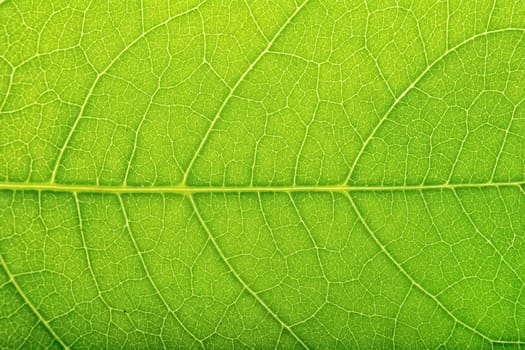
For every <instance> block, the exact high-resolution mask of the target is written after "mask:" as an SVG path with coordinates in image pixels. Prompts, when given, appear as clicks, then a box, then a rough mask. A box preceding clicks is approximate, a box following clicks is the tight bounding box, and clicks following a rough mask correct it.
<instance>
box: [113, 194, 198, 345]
mask: <svg viewBox="0 0 525 350" xmlns="http://www.w3.org/2000/svg"><path fill="white" fill-rule="evenodd" d="M117 198H118V201H119V204H120V207H121V209H122V215H123V217H124V221H125V227H126V231H127V232H128V234H129V237H130V239H131V242H132V243H133V247H134V248H135V252H136V253H137V256H138V258H139V261H140V264H141V266H142V269H143V270H144V273H145V275H146V278H147V280H148V282H149V284H150V285H151V287H152V288H153V290H154V291H155V293H156V294H157V296H158V297H159V299H160V300H161V302H162V304H163V305H164V307H165V308H166V310H168V313H170V314H171V315H172V316H173V317H174V318H175V320H176V321H177V322H178V323H179V324H180V325H181V327H182V328H183V329H184V331H185V332H186V333H188V334H189V335H190V336H191V337H192V338H193V339H194V340H195V341H196V342H198V343H199V344H200V345H201V347H202V348H204V344H203V343H202V340H200V339H199V338H198V337H197V336H196V335H195V334H193V332H192V331H190V330H189V329H188V327H186V326H185V325H184V323H182V321H181V320H180V318H179V317H178V316H177V314H176V313H175V311H174V310H173V309H172V308H171V306H170V305H169V304H168V302H167V301H166V299H165V298H164V296H163V295H162V293H161V292H160V290H159V288H158V287H157V284H156V283H155V282H154V281H153V278H152V277H151V276H152V275H151V273H150V271H149V269H148V266H147V265H146V262H145V261H144V257H143V256H142V251H141V250H140V248H139V246H138V244H137V241H136V240H135V236H134V235H133V233H132V232H131V227H130V224H129V218H128V213H127V211H126V207H125V205H124V201H123V200H122V196H121V195H120V194H117ZM163 342H164V341H163Z"/></svg>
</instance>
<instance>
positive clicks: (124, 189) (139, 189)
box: [0, 181, 525, 195]
mask: <svg viewBox="0 0 525 350" xmlns="http://www.w3.org/2000/svg"><path fill="white" fill-rule="evenodd" d="M500 187H519V188H522V189H523V187H525V181H508V182H486V183H457V184H429V185H424V184H423V185H295V186H293V185H289V186H286V185H282V186H273V185H268V186H234V185H232V186H191V185H173V186H111V185H107V186H97V185H82V184H78V185H77V184H53V183H27V182H3V183H0V190H12V191H51V192H76V193H80V192H84V193H86V192H87V193H114V194H119V193H175V194H183V195H189V194H195V193H260V192H284V193H287V192H357V191H364V192H380V191H422V190H440V189H461V188H500Z"/></svg>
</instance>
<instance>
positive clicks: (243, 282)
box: [189, 196, 309, 349]
mask: <svg viewBox="0 0 525 350" xmlns="http://www.w3.org/2000/svg"><path fill="white" fill-rule="evenodd" d="M189 200H190V202H191V205H192V207H193V211H194V212H195V215H196V216H197V219H198V220H199V222H200V224H201V226H202V228H203V229H204V231H205V232H206V234H207V235H208V238H209V239H210V241H211V242H212V244H213V246H214V248H215V250H216V251H217V253H218V254H219V256H220V258H221V260H222V261H223V262H224V264H226V266H227V267H228V269H229V270H230V271H231V273H232V274H233V276H234V277H235V279H236V280H237V281H238V282H239V283H240V284H241V285H242V287H243V288H244V289H246V291H247V292H248V293H249V294H250V295H251V296H253V298H255V300H256V301H257V302H258V303H259V304H260V305H261V306H262V307H263V308H264V309H265V310H266V311H267V312H268V313H269V314H270V315H271V316H272V317H273V318H274V319H275V320H276V321H277V322H278V323H279V325H280V326H281V327H283V328H285V329H286V330H287V331H288V332H289V333H290V334H291V335H292V336H293V337H294V338H295V340H297V342H298V343H299V344H301V346H302V347H303V348H305V349H308V348H309V347H308V346H307V345H306V344H305V343H304V341H303V340H302V339H301V338H300V337H299V336H298V335H297V333H295V332H294V330H293V329H292V328H291V327H290V326H289V325H288V324H286V323H285V322H284V321H283V320H282V319H281V318H280V317H279V315H277V314H276V313H275V312H274V311H273V310H272V309H271V308H270V307H269V306H268V305H267V304H266V303H265V302H264V300H262V299H261V297H259V295H258V294H257V293H256V292H255V291H254V290H253V289H251V288H250V286H248V284H246V282H245V281H244V279H243V278H242V277H241V276H240V275H239V274H238V273H237V271H235V269H234V268H233V266H232V265H231V264H230V262H229V260H228V258H227V257H226V256H225V255H224V253H223V251H222V249H221V248H220V247H219V245H218V244H217V241H216V240H215V237H214V236H213V235H212V233H211V232H210V229H209V228H208V225H207V224H206V222H205V221H204V218H203V217H202V215H201V213H200V211H199V208H198V207H197V204H196V203H195V200H194V199H193V196H189Z"/></svg>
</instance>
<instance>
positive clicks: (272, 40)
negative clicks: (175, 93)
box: [182, 0, 309, 184]
mask: <svg viewBox="0 0 525 350" xmlns="http://www.w3.org/2000/svg"><path fill="white" fill-rule="evenodd" d="M308 1H309V0H305V1H304V2H303V3H302V4H301V5H300V6H298V7H297V8H296V9H295V11H294V12H293V13H292V15H291V16H290V17H288V19H287V20H286V22H284V24H283V25H282V26H281V27H280V28H279V30H278V31H277V32H276V33H275V35H274V36H273V38H272V39H271V40H270V41H269V42H268V45H266V47H265V48H264V50H262V51H261V52H260V53H259V55H258V56H257V57H256V58H255V60H254V61H253V62H252V64H250V65H249V66H248V68H247V69H246V70H245V71H244V73H243V74H242V75H241V76H240V77H239V79H238V80H237V82H236V83H235V84H234V85H233V86H232V88H231V89H230V92H229V93H228V95H227V96H226V98H225V99H224V101H223V102H222V104H221V106H220V107H219V109H218V110H217V113H215V116H214V117H213V120H212V121H211V123H210V125H209V127H208V129H207V130H206V133H205V134H204V136H203V137H202V140H201V142H200V144H199V146H198V147H197V150H196V151H195V153H194V154H193V157H192V159H191V160H190V162H189V165H188V167H187V168H186V171H185V172H184V175H183V177H182V183H183V184H185V183H186V182H187V180H188V175H189V173H190V171H191V169H192V168H193V164H194V163H195V161H196V160H197V158H198V157H199V155H200V153H201V150H202V149H203V147H204V145H205V144H206V142H207V141H208V139H209V137H210V134H211V132H212V130H213V128H214V127H215V124H216V123H217V121H218V120H219V117H220V115H221V113H222V111H223V110H224V108H225V107H226V105H227V104H228V102H229V101H230V100H231V98H232V97H233V95H234V94H235V91H236V90H237V88H238V87H239V85H240V84H241V83H242V82H243V81H244V79H245V78H246V76H247V75H248V74H249V73H250V72H251V71H252V70H253V68H254V67H255V66H256V65H257V63H258V62H259V61H260V60H261V59H262V58H263V57H264V55H266V53H267V52H268V50H270V49H271V47H272V46H273V43H274V42H275V41H276V40H277V38H278V37H279V36H280V35H281V33H282V32H283V31H284V30H285V29H286V27H288V25H289V24H290V23H291V22H292V20H293V19H294V18H295V17H296V16H297V14H298V13H299V12H300V11H301V9H303V8H304V6H305V5H306V4H307V3H308Z"/></svg>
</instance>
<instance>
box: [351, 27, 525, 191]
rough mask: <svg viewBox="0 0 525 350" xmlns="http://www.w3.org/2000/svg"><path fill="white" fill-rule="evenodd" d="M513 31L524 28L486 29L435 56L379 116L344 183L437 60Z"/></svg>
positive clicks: (519, 30)
mask: <svg viewBox="0 0 525 350" xmlns="http://www.w3.org/2000/svg"><path fill="white" fill-rule="evenodd" d="M514 31H515V32H525V29H524V28H503V29H496V30H491V31H486V32H483V33H478V34H476V35H473V36H471V37H469V38H468V39H466V40H464V41H462V42H460V43H459V44H457V45H456V46H454V47H452V48H451V49H449V50H446V51H445V52H444V53H443V54H442V55H441V56H439V57H438V58H436V59H435V60H434V61H433V62H432V63H431V64H430V65H428V66H427V67H426V68H425V69H424V70H423V71H422V72H421V74H419V75H418V76H417V78H416V79H414V81H413V82H412V83H411V84H410V85H408V87H407V88H406V89H405V90H404V91H403V92H402V93H401V94H400V95H399V96H398V97H397V98H396V99H395V100H394V102H392V104H391V105H390V107H389V108H388V109H387V111H386V112H385V114H383V116H382V117H381V119H380V120H379V122H378V123H377V124H376V126H375V127H374V129H372V132H371V133H370V134H369V135H368V137H367V138H366V139H365V142H364V143H363V145H362V146H361V148H360V149H359V152H358V153H357V155H356V157H355V158H354V161H353V162H352V165H351V166H350V170H349V171H348V175H347V176H346V180H345V184H347V183H349V182H350V179H351V177H352V174H353V173H354V170H355V167H356V166H357V163H358V162H359V160H360V159H361V157H362V156H363V154H364V152H365V149H366V148H367V146H368V144H369V143H370V141H371V140H372V139H373V138H374V136H375V135H376V133H377V132H378V130H379V129H380V128H381V126H382V125H383V123H384V122H385V120H386V119H387V118H388V116H389V115H390V114H391V113H392V111H393V110H394V109H395V107H396V106H397V105H398V104H399V102H400V101H401V100H402V99H403V98H404V97H405V96H406V95H407V94H408V93H409V92H410V91H411V90H412V89H413V88H414V87H415V86H416V85H417V84H418V83H419V82H420V81H421V79H423V78H424V77H425V76H426V75H427V73H428V72H429V71H430V70H431V69H432V68H433V67H434V66H436V65H437V64H438V63H439V62H441V61H442V60H443V59H444V58H445V57H447V56H448V55H449V54H451V53H453V52H455V51H457V50H458V49H460V48H461V47H463V46H465V45H466V44H468V43H470V42H472V41H474V40H476V39H478V38H481V37H485V36H487V35H492V34H497V33H505V32H514Z"/></svg>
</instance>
